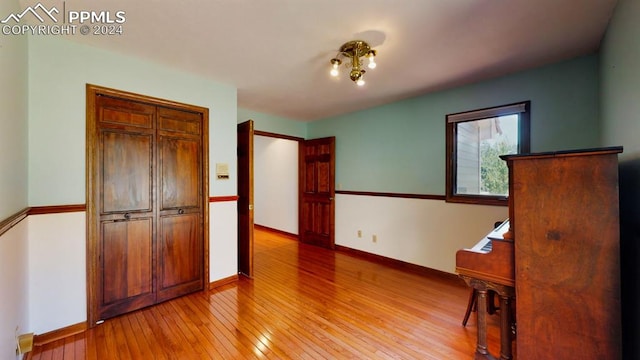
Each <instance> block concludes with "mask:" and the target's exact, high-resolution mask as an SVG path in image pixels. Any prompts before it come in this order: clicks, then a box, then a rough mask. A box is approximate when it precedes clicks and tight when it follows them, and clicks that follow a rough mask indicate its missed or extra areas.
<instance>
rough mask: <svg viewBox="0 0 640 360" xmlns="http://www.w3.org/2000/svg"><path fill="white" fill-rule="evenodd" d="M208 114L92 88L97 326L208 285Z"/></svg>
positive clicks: (92, 261) (91, 234) (90, 280)
mask: <svg viewBox="0 0 640 360" xmlns="http://www.w3.org/2000/svg"><path fill="white" fill-rule="evenodd" d="M208 114H209V113H208V109H206V108H201V107H198V106H193V105H187V104H181V103H177V102H173V101H169V100H162V99H157V98H152V97H148V96H144V95H138V94H132V93H128V92H123V91H119V90H114V89H108V88H103V87H98V86H93V85H87V305H88V306H87V318H88V324H89V326H90V327H91V326H94V324H95V323H96V322H97V320H99V319H103V318H105V317H109V316H114V315H117V314H120V313H123V312H125V311H130V310H135V309H139V308H141V307H144V306H148V305H149V304H151V303H155V302H159V301H164V300H167V299H170V298H172V297H175V296H179V295H182V294H184V293H186V292H191V291H195V290H201V289H203V288H204V286H205V284H208V282H209V281H208V280H209V279H208V272H206V273H205V272H204V269H208V268H209V254H208V251H209V249H208V244H209V242H208V241H206V242H205V241H204V236H205V234H207V235H208V234H209V215H208V210H209V206H205V205H206V204H207V203H208V194H209V184H208V179H209V169H208V153H209V151H208V135H209V130H208V117H209V115H208ZM142 221H146V223H142ZM143 225H144V226H143ZM111 231H113V234H111V233H110V232H111ZM105 239H106V240H108V241H106V240H105ZM175 257H179V258H175Z"/></svg>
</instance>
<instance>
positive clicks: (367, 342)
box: [30, 230, 499, 360]
mask: <svg viewBox="0 0 640 360" xmlns="http://www.w3.org/2000/svg"><path fill="white" fill-rule="evenodd" d="M254 256H255V258H254V261H255V277H254V278H253V279H246V278H242V277H241V279H240V280H239V281H238V282H237V283H233V284H229V285H226V286H223V287H221V288H218V289H215V290H210V291H204V292H198V293H195V294H191V295H188V296H184V297H182V298H178V299H175V300H172V301H168V302H165V303H162V304H159V305H156V306H153V307H150V308H146V309H143V310H139V311H136V312H133V313H130V314H127V315H124V316H120V317H117V318H113V319H108V320H106V321H105V322H104V323H103V324H102V325H99V326H97V327H95V328H93V329H90V330H87V331H86V332H84V333H82V334H78V335H75V336H72V337H68V338H66V339H62V340H58V341H55V342H52V343H49V344H46V345H43V346H41V347H36V348H35V349H34V352H33V353H31V354H30V355H31V356H30V358H31V359H35V360H40V359H43V360H44V359H47V360H49V359H65V360H68V359H83V358H86V359H152V358H155V359H351V358H354V359H438V360H443V359H447V360H448V359H471V358H473V353H474V351H475V343H476V326H475V325H476V319H475V315H474V316H472V317H471V319H470V320H469V323H468V324H467V327H466V328H465V327H462V325H461V321H462V317H463V315H464V311H465V308H466V305H467V297H468V294H469V290H468V289H467V288H466V286H465V285H464V284H463V283H462V282H459V281H452V280H451V279H450V278H447V277H443V276H437V275H434V276H425V275H424V274H422V275H421V274H416V273H412V272H408V271H406V270H402V269H396V268H393V267H390V266H389V265H383V264H380V263H376V262H372V261H369V260H365V259H362V258H358V257H353V256H351V255H349V254H345V253H342V252H334V251H328V250H324V249H321V248H317V247H313V246H308V245H304V244H300V243H298V242H297V241H294V240H291V239H288V238H286V237H283V236H281V235H278V234H275V233H272V232H269V231H264V230H256V243H255V255H254ZM489 318H490V323H489V349H490V351H491V353H492V354H497V353H499V349H498V347H499V337H498V336H499V335H498V319H497V317H496V316H490V317H489Z"/></svg>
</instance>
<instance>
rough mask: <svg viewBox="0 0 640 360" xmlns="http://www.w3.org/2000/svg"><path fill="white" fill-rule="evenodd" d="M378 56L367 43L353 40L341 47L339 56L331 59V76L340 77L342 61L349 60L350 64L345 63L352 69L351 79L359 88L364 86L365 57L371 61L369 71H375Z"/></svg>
mask: <svg viewBox="0 0 640 360" xmlns="http://www.w3.org/2000/svg"><path fill="white" fill-rule="evenodd" d="M376 55H377V51H375V50H373V49H372V48H371V46H369V44H367V42H365V41H362V40H352V41H349V42H346V43H344V44H343V45H342V46H340V51H339V52H338V54H337V55H336V56H335V57H334V58H333V59H331V72H330V74H331V76H338V75H339V72H338V68H339V67H340V65H342V60H341V58H343V59H347V60H348V62H346V63H345V65H346V66H347V67H350V68H351V71H349V78H351V80H352V81H353V82H355V83H356V84H357V85H358V86H362V85H364V78H363V77H364V73H365V72H366V71H365V70H364V69H363V68H362V61H363V59H362V58H363V57H366V58H367V59H369V63H368V67H369V69H375V67H376V62H375V59H374V58H375V57H376Z"/></svg>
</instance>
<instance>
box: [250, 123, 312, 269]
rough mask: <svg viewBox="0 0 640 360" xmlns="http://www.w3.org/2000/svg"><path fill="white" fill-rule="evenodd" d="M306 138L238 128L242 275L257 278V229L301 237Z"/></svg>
mask: <svg viewBox="0 0 640 360" xmlns="http://www.w3.org/2000/svg"><path fill="white" fill-rule="evenodd" d="M301 141H304V139H302V138H297V137H292V136H287V135H280V134H275V133H269V132H264V131H256V130H254V129H253V121H252V120H249V121H247V122H244V123H242V124H238V195H239V200H238V272H239V273H240V274H243V275H245V276H248V277H253V227H254V223H255V225H258V226H261V227H264V228H267V229H269V230H272V231H276V232H279V233H282V234H287V235H291V236H294V237H297V236H298V206H299V202H298V178H299V174H298V154H299V144H300V142H301Z"/></svg>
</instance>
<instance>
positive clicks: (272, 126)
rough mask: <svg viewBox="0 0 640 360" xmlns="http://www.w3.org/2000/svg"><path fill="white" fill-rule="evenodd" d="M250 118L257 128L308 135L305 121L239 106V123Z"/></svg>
mask: <svg viewBox="0 0 640 360" xmlns="http://www.w3.org/2000/svg"><path fill="white" fill-rule="evenodd" d="M249 119H251V120H253V121H254V126H255V130H260V131H266V132H271V133H275V134H280V135H289V136H295V137H300V138H304V137H306V135H307V124H306V123H304V122H300V121H297V120H294V119H287V118H283V117H280V116H276V115H270V114H265V113H261V112H257V111H253V110H248V109H243V108H238V124H240V123H242V122H245V121H247V120H249Z"/></svg>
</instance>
